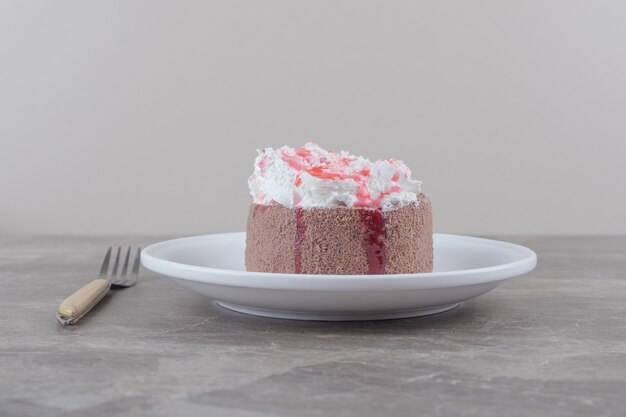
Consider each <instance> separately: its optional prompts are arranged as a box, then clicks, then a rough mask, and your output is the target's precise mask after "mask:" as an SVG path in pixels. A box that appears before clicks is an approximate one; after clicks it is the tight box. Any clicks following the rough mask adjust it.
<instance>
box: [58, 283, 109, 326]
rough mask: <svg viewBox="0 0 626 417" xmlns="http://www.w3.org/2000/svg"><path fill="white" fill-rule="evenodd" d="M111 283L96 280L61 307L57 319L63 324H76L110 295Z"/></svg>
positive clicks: (70, 297)
mask: <svg viewBox="0 0 626 417" xmlns="http://www.w3.org/2000/svg"><path fill="white" fill-rule="evenodd" d="M109 288H111V281H109V280H108V279H94V280H93V281H91V282H90V283H89V284H87V285H85V286H84V287H82V288H81V289H79V290H78V291H76V292H75V293H74V294H72V295H70V296H69V297H67V298H66V299H65V300H63V302H62V303H61V304H60V305H59V312H58V313H59V314H57V319H58V320H59V322H61V323H62V324H75V323H76V322H78V320H80V319H81V318H82V317H83V316H84V315H85V314H87V312H88V311H89V310H91V309H92V308H93V307H94V306H95V305H96V304H98V302H99V301H100V300H102V299H103V298H104V296H105V295H107V294H108V292H109Z"/></svg>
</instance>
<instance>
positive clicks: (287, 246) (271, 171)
mask: <svg viewBox="0 0 626 417" xmlns="http://www.w3.org/2000/svg"><path fill="white" fill-rule="evenodd" d="M420 184H421V183H420V181H416V180H413V179H411V171H410V170H409V168H408V167H407V166H406V165H405V164H404V163H402V162H401V161H399V160H396V159H388V160H379V161H374V162H372V161H370V160H368V159H366V158H362V157H359V156H354V155H350V154H348V153H346V152H340V153H338V152H333V151H327V150H325V149H322V148H320V147H319V146H318V145H317V144H315V143H312V142H310V143H307V144H306V145H304V146H303V147H301V148H298V149H293V148H289V147H287V146H283V147H282V148H280V149H272V148H266V149H263V150H260V151H259V155H258V156H257V158H256V160H255V164H254V173H253V174H252V175H251V176H250V179H249V180H248V186H249V188H250V193H251V194H252V198H253V199H254V201H253V203H252V204H251V205H250V210H249V213H248V225H247V235H246V269H247V270H248V271H259V272H283V273H297V274H405V273H417V272H431V271H432V268H433V240H432V210H431V204H430V200H429V199H428V197H426V195H425V194H423V193H422V192H421V191H420Z"/></svg>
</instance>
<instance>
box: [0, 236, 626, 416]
mask: <svg viewBox="0 0 626 417" xmlns="http://www.w3.org/2000/svg"><path fill="white" fill-rule="evenodd" d="M498 238H501V239H503V240H509V241H513V242H516V243H520V244H523V245H526V246H529V247H531V248H533V249H534V250H535V251H536V252H537V253H538V255H539V265H538V267H537V269H536V270H535V271H534V272H532V273H531V274H528V275H526V276H524V277H520V278H516V279H513V280H510V281H508V282H506V283H504V284H503V285H502V286H500V287H498V288H497V289H496V290H494V291H492V292H490V293H488V294H486V295H483V296H481V297H478V298H476V299H474V300H470V301H468V302H466V303H465V304H464V305H463V306H462V307H461V308H458V309H456V310H454V311H451V312H448V313H442V314H439V315H434V316H429V317H422V318H415V319H404V320H390V321H379V322H356V323H327V322H298V321H288V320H277V319H265V318H258V317H252V316H246V315H242V314H238V313H234V312H231V311H228V310H224V309H222V308H220V307H218V306H216V305H215V304H214V303H213V302H211V301H210V300H208V299H207V298H205V297H203V296H200V295H197V294H195V293H192V292H191V291H189V290H187V289H186V288H184V287H182V286H179V285H178V284H176V283H174V282H171V281H169V280H167V279H166V278H164V277H160V276H157V275H155V274H153V273H150V272H149V271H146V270H142V275H141V278H140V283H139V285H137V286H136V287H134V288H129V289H126V290H123V291H120V292H117V293H115V294H113V296H111V297H108V298H106V299H105V300H104V301H103V302H102V303H101V304H100V305H99V306H98V307H96V309H95V310H93V311H92V312H91V313H90V314H89V315H88V316H87V317H86V318H84V319H83V320H82V321H81V322H80V324H79V325H77V326H74V327H63V326H61V325H58V324H57V323H56V321H55V319H54V312H55V309H56V307H57V305H58V304H59V302H60V301H61V300H62V299H63V298H64V297H65V296H67V295H68V294H70V293H71V292H72V291H74V290H75V289H77V288H78V287H79V286H80V285H82V284H84V283H86V282H87V281H88V280H89V279H91V278H92V277H93V275H94V274H95V273H96V272H97V270H98V267H99V263H100V259H101V257H102V255H103V253H104V249H105V247H106V246H107V245H109V244H111V243H132V244H142V245H145V244H146V243H150V242H154V241H157V240H160V238H146V237H137V236H121V237H109V238H92V237H6V236H5V237H0V285H1V288H2V289H1V290H0V312H1V315H0V317H1V319H0V415H1V416H3V417H8V416H38V417H41V416H94V417H98V416H175V415H188V416H193V415H199V416H200V415H202V416H207V415H216V416H230V417H238V416H241V417H247V416H326V415H328V416H347V417H348V416H355V417H365V416H417V415H425V416H452V415H465V416H529V415H538V416H589V415H594V416H623V415H624V410H626V237H611V238H606V237H604V238H601V237H515V236H513V237H511V236H500V237H498Z"/></svg>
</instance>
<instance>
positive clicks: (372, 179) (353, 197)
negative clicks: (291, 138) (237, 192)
mask: <svg viewBox="0 0 626 417" xmlns="http://www.w3.org/2000/svg"><path fill="white" fill-rule="evenodd" d="M258 153H259V155H258V156H257V157H256V159H255V161H254V173H253V174H252V175H251V176H250V178H249V179H248V187H249V188H250V194H251V195H252V198H253V199H254V202H255V203H256V204H266V205H268V204H282V205H283V206H286V207H289V208H293V207H303V208H311V207H338V206H347V207H376V208H382V209H390V208H394V207H397V206H400V205H404V204H407V203H417V202H418V198H417V194H418V193H420V185H421V181H416V180H413V179H411V170H410V169H409V168H408V167H407V166H406V165H405V164H404V163H403V162H402V161H399V160H396V159H387V160H378V161H374V162H372V161H370V160H369V159H367V158H363V157H360V156H354V155H350V154H348V153H347V152H344V151H342V152H339V153H338V152H333V151H327V150H325V149H322V148H321V147H319V146H318V145H317V144H316V143H314V142H309V143H307V144H306V145H304V146H303V147H301V148H298V149H293V148H290V147H287V146H283V147H282V148H279V149H273V148H265V149H262V150H259V151H258Z"/></svg>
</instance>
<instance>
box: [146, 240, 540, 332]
mask: <svg viewBox="0 0 626 417" xmlns="http://www.w3.org/2000/svg"><path fill="white" fill-rule="evenodd" d="M434 246H435V265H434V272H431V273H424V274H394V275H304V274H272V273H264V272H247V271H246V270H245V267H244V249H245V233H227V234H217V235H206V236H196V237H187V238H182V239H174V240H168V241H165V242H160V243H156V244H154V245H151V246H149V247H147V248H146V249H144V250H143V252H142V254H141V260H142V263H143V265H144V266H145V267H146V268H148V269H150V270H152V271H155V272H158V273H160V274H163V275H167V276H170V277H172V278H175V279H176V280H177V281H178V282H179V283H181V284H183V285H185V286H187V287H189V288H190V289H192V290H194V291H196V292H199V293H201V294H204V295H206V296H208V297H211V298H213V299H215V300H217V302H218V304H219V305H221V306H222V307H225V308H228V309H231V310H235V311H239V312H241V313H247V314H254V315H258V316H267V317H276V318H286V319H300V320H380V319H393V318H404V317H414V316H422V315H427V314H434V313H439V312H442V311H446V310H450V309H452V308H455V307H457V306H458V305H459V304H460V303H461V302H462V301H464V300H468V299H470V298H473V297H476V296H478V295H481V294H484V293H486V292H488V291H490V290H492V289H494V288H495V287H497V286H498V285H499V284H500V283H501V282H502V281H504V280H506V279H508V278H512V277H515V276H518V275H522V274H525V273H527V272H529V271H532V270H533V269H534V267H535V265H536V264H537V255H536V254H535V252H533V251H532V250H530V249H528V248H525V247H523V246H519V245H514V244H512V243H506V242H499V241H496V240H488V239H480V238H475V237H468V236H458V235H445V234H435V235H434Z"/></svg>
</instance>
